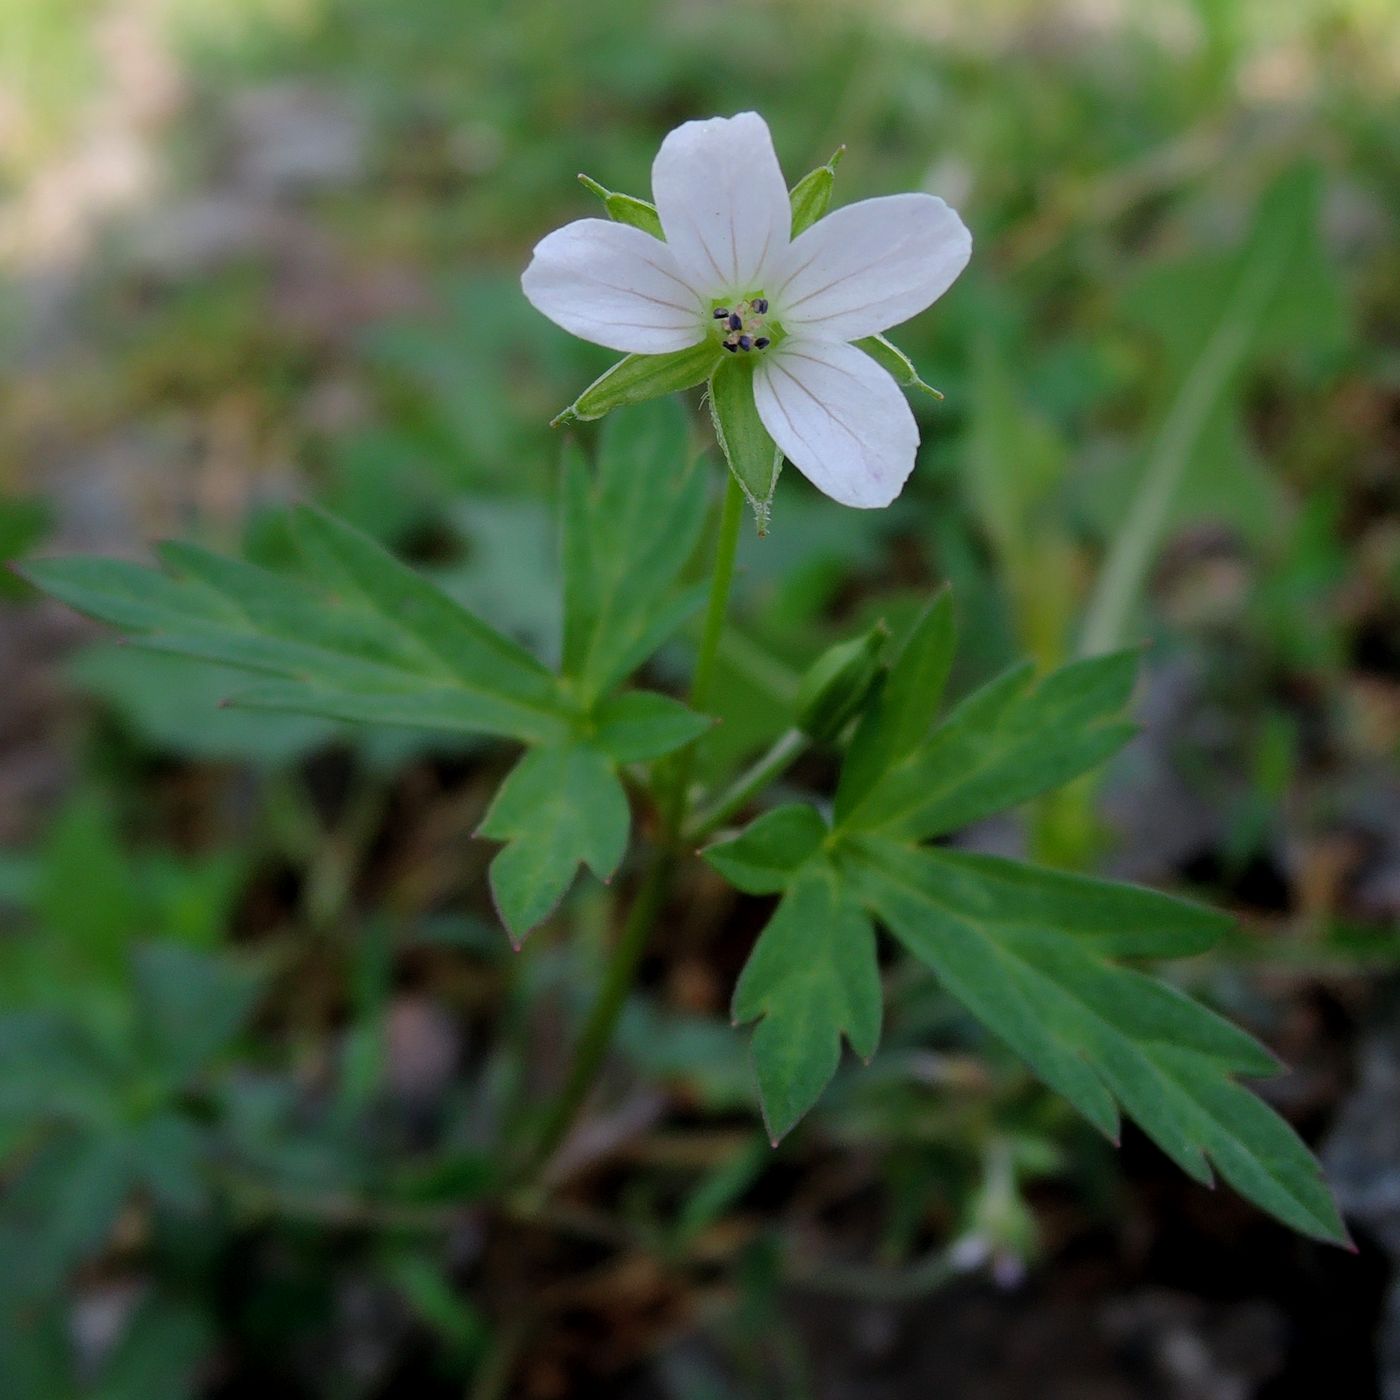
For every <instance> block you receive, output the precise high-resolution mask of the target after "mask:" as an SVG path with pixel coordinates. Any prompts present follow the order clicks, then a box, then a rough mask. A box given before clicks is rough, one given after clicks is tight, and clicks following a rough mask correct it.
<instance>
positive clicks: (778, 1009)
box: [733, 864, 881, 1146]
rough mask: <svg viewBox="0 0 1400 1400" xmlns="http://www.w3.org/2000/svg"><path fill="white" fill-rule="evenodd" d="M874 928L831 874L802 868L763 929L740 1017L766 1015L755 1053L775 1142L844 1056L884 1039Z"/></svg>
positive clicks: (739, 994)
mask: <svg viewBox="0 0 1400 1400" xmlns="http://www.w3.org/2000/svg"><path fill="white" fill-rule="evenodd" d="M880 1000H881V993H880V974H879V968H878V965H877V964H876V960H875V931H874V929H873V928H872V927H871V925H870V921H869V920H868V919H867V918H866V917H865V915H864V914H863V913H861V911H860V909H859V908H857V907H856V906H855V905H853V904H851V903H850V902H848V901H847V900H846V899H845V898H843V897H842V895H841V893H840V890H839V888H838V885H837V881H836V878H835V876H834V874H833V873H832V871H831V870H830V869H828V868H827V867H825V866H824V865H820V864H812V865H809V866H807V867H806V868H804V869H803V871H802V872H801V873H800V874H799V875H798V877H797V879H796V881H795V883H794V884H793V886H792V888H791V889H790V890H789V891H788V893H787V894H786V895H785V896H784V897H783V901H782V903H781V904H779V905H778V909H777V912H776V913H775V914H774V915H773V917H772V919H771V920H769V923H768V926H767V927H766V928H765V929H764V930H763V933H762V934H761V935H760V937H759V940H758V943H757V944H756V945H755V946H754V950H753V953H752V954H751V955H750V957H749V960H748V962H747V963H746V964H745V966H744V971H743V973H742V974H741V975H740V977H739V984H738V986H737V987H736V988H735V990H734V1006H733V1015H734V1020H735V1022H736V1023H737V1022H740V1021H751V1020H753V1019H754V1018H755V1017H762V1018H763V1019H762V1020H761V1021H760V1022H759V1025H758V1028H757V1029H756V1030H755V1031H754V1036H753V1044H752V1054H753V1063H754V1070H755V1073H756V1075H757V1078H758V1091H759V1097H760V1099H761V1101H762V1104H763V1119H764V1122H765V1124H766V1125H767V1127H768V1135H769V1137H770V1138H771V1139H772V1141H773V1144H774V1146H776V1145H777V1143H778V1140H779V1139H780V1138H782V1137H783V1136H784V1134H786V1133H787V1132H788V1130H789V1129H790V1128H791V1127H792V1126H793V1125H794V1124H795V1123H796V1122H797V1121H798V1119H799V1118H801V1117H802V1115H803V1114H804V1113H806V1112H807V1110H808V1109H809V1108H811V1107H812V1105H813V1104H814V1103H815V1102H816V1101H817V1099H818V1097H819V1096H820V1095H821V1092H822V1090H823V1089H824V1088H825V1087H826V1086H827V1084H828V1083H829V1082H830V1080H831V1076H832V1075H833V1074H835V1072H836V1067H837V1065H838V1064H839V1063H840V1059H841V1036H842V1034H843V1033H844V1034H845V1036H846V1038H847V1039H848V1040H849V1041H850V1043H851V1048H852V1049H853V1050H854V1051H855V1052H856V1054H857V1055H860V1056H861V1057H862V1058H863V1059H867V1060H868V1059H869V1058H870V1057H871V1056H872V1055H873V1054H874V1053H875V1047H876V1045H877V1044H878V1043H879V1039H880Z"/></svg>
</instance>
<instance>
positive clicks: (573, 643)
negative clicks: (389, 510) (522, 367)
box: [28, 404, 710, 942]
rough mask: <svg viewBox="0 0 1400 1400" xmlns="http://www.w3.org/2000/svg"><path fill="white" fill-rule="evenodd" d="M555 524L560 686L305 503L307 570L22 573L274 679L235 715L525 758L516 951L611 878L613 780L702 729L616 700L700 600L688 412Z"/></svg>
mask: <svg viewBox="0 0 1400 1400" xmlns="http://www.w3.org/2000/svg"><path fill="white" fill-rule="evenodd" d="M563 513H564V556H565V573H566V590H565V597H566V606H565V609H564V612H565V626H564V668H563V674H562V675H555V674H554V673H553V672H551V671H550V670H548V669H547V668H546V667H545V666H543V665H542V664H541V663H540V662H539V661H537V660H536V659H535V658H534V657H533V656H532V655H531V654H530V653H529V652H527V651H526V650H525V649H524V648H522V647H521V646H519V645H518V644H517V643H516V642H514V641H511V640H510V639H509V638H507V637H505V636H503V635H501V634H500V633H499V632H497V631H495V630H494V629H493V628H491V627H488V626H487V625H486V624H485V623H484V622H482V621H481V620H480V619H479V618H477V617H476V616H474V615H473V614H472V613H471V612H470V611H469V610H468V609H466V608H464V607H463V606H462V605H461V604H460V603H458V602H457V601H455V600H454V599H453V598H451V597H449V596H448V595H447V594H446V593H445V592H443V591H442V590H441V589H440V588H438V587H437V586H436V585H435V584H434V583H432V582H431V581H430V580H428V579H426V578H424V577H422V576H421V575H420V574H418V573H417V572H415V571H414V570H413V569H412V568H410V567H408V566H407V565H406V564H403V563H401V562H400V561H399V560H397V559H395V558H394V557H393V556H392V555H391V554H389V553H388V552H387V551H385V550H384V549H383V548H382V547H381V546H380V545H379V544H377V543H376V542H375V541H373V540H371V539H370V538H369V537H368V536H366V535H364V534H362V533H361V532H360V531H358V530H356V529H354V528H353V527H352V526H350V525H347V524H346V523H345V522H343V521H341V520H339V519H337V518H335V517H334V516H331V515H329V514H327V513H325V512H323V511H320V510H317V509H314V508H311V507H303V508H299V509H298V510H296V511H295V512H294V514H293V525H294V529H293V532H292V533H293V537H294V539H295V541H296V543H297V545H298V547H299V550H300V552H301V554H302V556H303V562H304V570H303V573H302V574H300V575H297V576H291V575H286V574H281V573H274V572H271V571H269V570H266V569H262V568H258V567H256V566H254V565H252V564H249V563H246V562H244V561H242V560H239V559H231V558H226V557H224V556H221V555H218V554H214V553H211V552H209V551H208V550H204V549H201V548H198V547H197V546H194V545H189V544H169V545H166V546H164V547H163V548H162V549H161V551H160V557H161V560H162V562H163V564H164V565H165V569H164V571H160V570H155V569H149V568H143V567H141V566H138V565H135V564H130V563H125V562H122V561H118V560H106V559H85V558H76V559H50V560H42V561H39V562H37V563H33V564H31V565H30V566H29V569H28V573H29V576H30V577H31V578H32V579H33V581H34V582H35V583H37V584H38V585H39V586H40V587H42V588H44V589H45V590H47V591H48V592H50V593H52V594H53V595H54V596H56V597H58V598H61V599H63V600H64V601H65V602H67V603H69V604H70V605H72V606H73V607H75V608H78V609H79V610H80V611H83V612H86V613H88V614H90V615H91V616H93V617H96V618H99V619H101V620H103V621H106V622H109V623H112V624H114V625H116V626H118V627H121V628H123V629H124V630H125V631H127V632H129V633H130V634H131V635H132V636H133V637H134V638H135V639H136V640H138V641H139V642H140V643H141V644H142V645H143V646H145V647H148V648H154V649H157V650H161V651H166V652H171V653H176V654H179V655H183V656H187V657H193V658H197V659H201V660H205V661H211V662H216V663H218V664H220V665H222V666H226V667H232V668H235V669H237V670H240V671H247V672H252V673H256V674H257V675H260V676H261V677H262V679H261V681H260V682H259V683H256V684H251V686H250V688H249V689H246V690H242V691H239V692H237V693H236V694H235V695H234V696H233V697H232V699H231V703H234V704H237V705H240V706H246V707H250V708H255V709H268V710H282V711H288V712H293V713H300V714H308V715H315V716H318V717H322V718H326V719H332V720H338V721H346V722H353V723H365V724H377V725H402V726H411V727H417V728H434V729H442V730H447V731H454V732H464V733H476V734H486V735H497V736H501V737H504V738H509V739H515V740H518V741H520V742H522V743H524V744H526V745H527V746H529V752H527V753H526V755H525V756H524V757H523V758H522V759H521V761H520V763H519V764H518V766H517V767H516V768H515V770H514V771H513V773H512V774H511V776H510V777H509V778H508V779H507V781H506V783H505V785H504V786H503V787H502V789H501V792H500V793H499V794H498V796H497V798H496V800H495V802H494V803H493V804H492V806H491V809H490V811H489V812H488V814H487V817H486V820H485V822H484V823H483V825H482V828H481V830H482V832H483V834H485V835H487V836H490V837H493V838H497V839H500V840H502V841H505V842H506V843H507V844H506V846H505V848H504V850H502V852H501V853H500V854H499V855H498V856H497V858H496V860H495V862H494V863H493V865H492V869H491V883H492V889H493V893H494V894H495V897H496V902H497V905H498V907H499V909H500V911H501V915H502V918H503V920H504V921H505V923H506V926H507V928H508V930H509V932H510V935H511V937H512V939H514V940H515V941H516V942H519V940H520V939H521V938H523V937H524V936H525V934H526V933H527V932H528V931H529V930H530V929H531V928H532V927H533V926H534V925H535V924H537V923H538V922H539V921H540V920H541V919H543V918H544V917H545V916H546V915H547V914H548V913H549V912H550V911H551V910H552V909H553V908H554V907H555V906H556V905H557V903H558V902H559V899H560V898H561V897H562V895H563V894H564V893H565V891H566V890H567V889H568V887H569V885H570V883H571V882H572V881H573V879H574V876H575V874H576V873H577V870H578V867H579V865H580V864H584V865H587V866H588V867H589V868H590V869H591V870H593V871H594V872H595V873H596V874H597V875H599V876H600V877H601V878H604V879H606V878H607V877H608V876H610V875H611V873H612V872H613V870H615V869H616V867H617V865H618V862H619V860H620V859H621V856H622V852H623V850H624V849H625V846H626V842H627V835H628V829H629V825H630V814H629V810H628V804H627V799H626V796H625V794H624V792H623V789H622V785H621V782H620V778H619V769H620V768H621V767H622V766H623V765H626V764H632V763H640V762H646V761H649V760H652V759H656V758H660V757H662V756H664V755H666V754H668V753H671V752H672V751H674V750H675V749H677V748H680V747H682V746H683V745H685V744H688V743H690V742H691V741H692V740H694V739H696V738H697V737H698V736H699V735H700V734H701V733H703V732H704V730H705V729H706V728H707V727H708V725H709V724H710V720H709V719H708V718H706V717H704V716H701V715H697V714H695V713H693V712H692V711H690V710H688V709H687V708H686V707H685V706H684V705H682V704H680V702H678V701H676V700H673V699H671V698H670V697H668V696H665V695H659V694H655V693H652V692H649V691H638V690H633V691H628V692H626V693H622V694H618V693H616V690H617V687H618V685H619V684H620V683H621V682H623V681H624V680H625V679H626V678H627V677H628V676H629V675H630V674H631V673H632V672H633V671H634V670H636V668H637V667H638V666H640V665H641V664H642V663H643V662H644V661H645V660H646V659H647V658H648V657H649V656H650V655H651V654H652V653H653V652H654V651H655V650H656V648H657V647H658V646H660V645H661V644H662V643H663V642H664V641H665V640H666V639H667V638H668V637H669V636H670V635H671V633H672V632H673V631H674V630H675V629H676V628H677V627H678V626H679V625H680V624H681V623H682V622H684V620H685V619H686V618H687V617H688V616H689V614H690V613H691V612H692V611H693V610H694V608H695V607H696V605H697V604H698V602H699V601H700V599H701V596H702V592H703V590H695V589H687V588H684V587H681V586H680V585H679V584H678V579H679V576H680V574H681V572H682V570H683V569H684V568H685V566H686V564H687V562H688V560H689V557H690V555H691V553H692V551H693V550H694V547H695V544H696V541H697V539H698V536H699V533H700V531H701V529H702V528H703V526H704V522H705V515H706V486H705V481H704V476H703V473H702V472H700V471H699V470H698V469H697V465H696V462H695V460H694V454H693V453H692V451H691V447H690V443H689V439H688V435H687V429H686V424H685V421H684V418H683V416H682V415H681V414H680V413H679V411H678V410H677V409H675V407H674V406H673V405H664V404H661V405H655V406H651V407H648V408H646V409H641V410H637V411H635V412H634V413H633V414H631V415H628V416H627V417H626V418H624V419H621V420H617V421H616V422H615V423H614V424H610V425H609V427H608V429H607V430H606V431H605V434H604V438H603V443H602V451H601V461H600V465H599V467H598V470H597V471H596V472H595V473H590V472H589V471H588V469H587V468H586V467H585V466H584V465H583V464H582V463H581V462H580V461H578V460H577V459H574V460H572V461H571V462H570V463H569V464H568V470H567V472H566V479H565V488H564V503H563Z"/></svg>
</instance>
